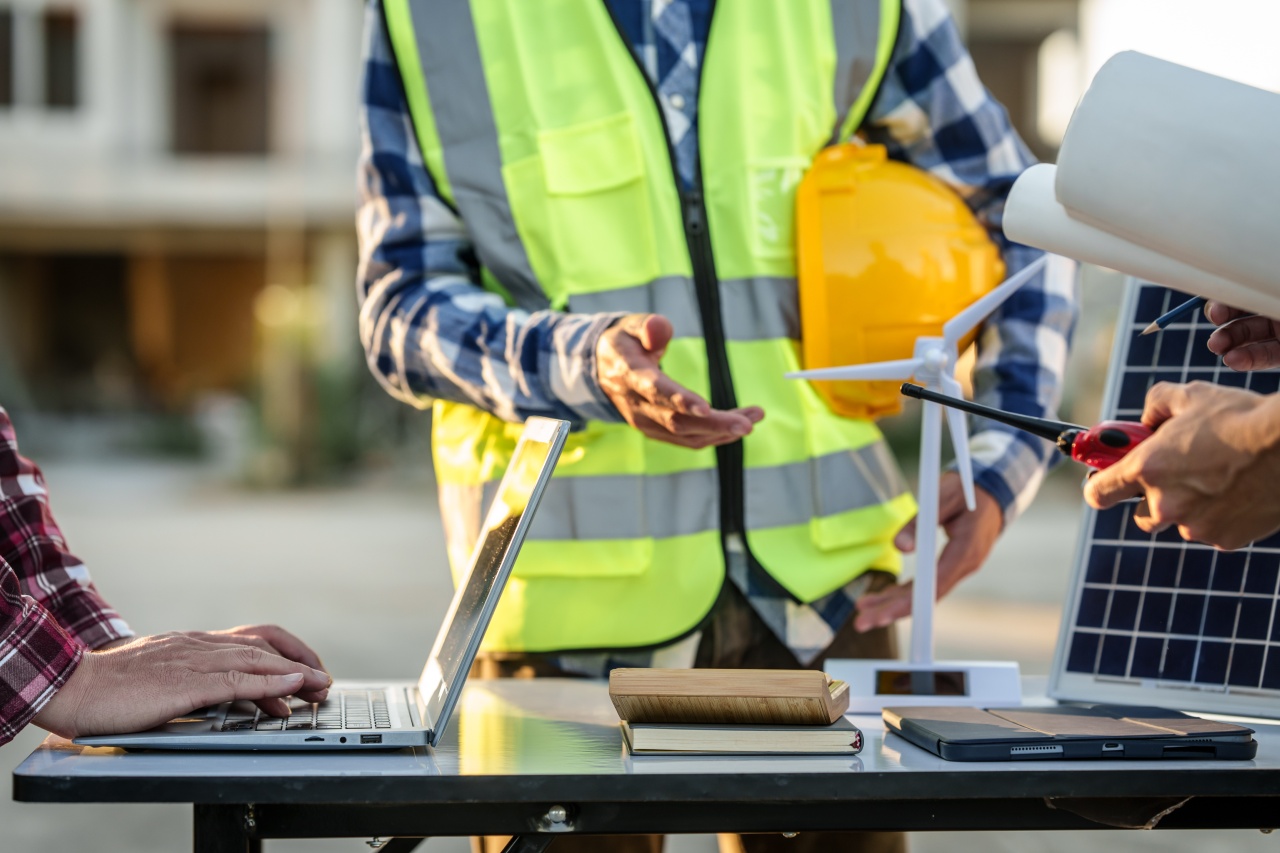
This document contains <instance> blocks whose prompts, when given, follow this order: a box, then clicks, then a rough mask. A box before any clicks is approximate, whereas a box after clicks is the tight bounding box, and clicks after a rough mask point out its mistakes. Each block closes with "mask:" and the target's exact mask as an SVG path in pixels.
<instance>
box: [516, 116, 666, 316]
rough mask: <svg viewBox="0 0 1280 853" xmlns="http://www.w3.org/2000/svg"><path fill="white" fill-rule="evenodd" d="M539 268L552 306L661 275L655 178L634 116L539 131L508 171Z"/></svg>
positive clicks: (525, 236) (532, 256)
mask: <svg viewBox="0 0 1280 853" xmlns="http://www.w3.org/2000/svg"><path fill="white" fill-rule="evenodd" d="M503 178H504V180H505V181H506V184H507V192H508V195H509V196H510V198H511V204H512V209H513V210H514V212H515V215H516V223H517V227H518V228H519V230H520V234H521V237H522V238H523V239H524V241H525V243H526V246H527V249H528V252H529V256H530V260H531V262H532V263H533V266H534V271H535V272H536V273H537V274H538V276H539V278H540V279H542V281H543V284H544V286H545V287H547V288H548V290H549V293H548V295H550V296H551V297H552V302H553V304H556V305H563V304H564V300H565V299H566V298H567V296H568V295H569V294H570V293H589V292H594V291H599V290H611V289H614V288H618V287H626V286H630V285H634V284H638V283H643V282H647V281H649V280H651V279H653V278H655V277H656V276H657V273H658V270H657V264H656V261H655V258H656V257H657V249H656V243H655V237H654V227H653V216H652V207H651V202H650V198H649V191H650V188H649V181H648V176H647V175H646V173H645V167H644V158H643V156H642V152H641V150H640V139H639V134H638V133H637V130H636V127H635V120H634V118H633V117H632V116H631V114H630V113H619V114H617V115H613V116H609V117H608V118H603V119H598V120H596V121H591V122H586V123H582V124H576V125H571V126H569V127H565V128H558V129H555V130H544V131H540V132H539V133H538V153H537V154H536V155H534V156H532V157H527V158H525V159H523V160H519V161H517V162H515V163H511V164H508V165H506V166H504V167H503Z"/></svg>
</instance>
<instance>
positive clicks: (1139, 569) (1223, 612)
mask: <svg viewBox="0 0 1280 853" xmlns="http://www.w3.org/2000/svg"><path fill="white" fill-rule="evenodd" d="M1137 286H1138V288H1139V289H1138V291H1137V292H1136V293H1135V294H1131V295H1130V297H1129V298H1128V300H1127V301H1126V307H1127V310H1128V314H1129V316H1127V317H1123V318H1122V322H1121V323H1120V324H1119V326H1118V331H1117V334H1118V335H1121V336H1124V340H1121V341H1118V343H1117V354H1118V359H1117V361H1116V362H1115V363H1113V365H1112V377H1111V382H1110V384H1109V391H1108V398H1107V400H1106V401H1105V405H1104V412H1103V415H1104V417H1108V418H1117V417H1118V418H1120V419H1125V420H1135V419H1137V418H1139V417H1140V416H1141V413H1142V408H1143V404H1144V402H1145V398H1146V394H1147V391H1148V389H1149V388H1150V387H1151V386H1152V385H1153V384H1155V383H1156V382H1165V381H1167V382H1188V381H1195V380H1200V381H1205V382H1214V383H1217V384H1220V385H1231V386H1234V387H1241V388H1248V389H1250V390H1253V391H1256V392H1258V393H1265V394H1273V393H1276V392H1277V390H1278V389H1280V371H1267V372H1263V373H1251V374H1241V373H1235V372H1233V371H1231V370H1229V369H1227V368H1225V367H1223V366H1222V364H1221V360H1220V359H1219V358H1218V357H1217V356H1215V355H1213V353H1211V352H1209V350H1208V349H1207V347H1206V345H1205V344H1206V341H1207V340H1208V338H1209V335H1210V334H1211V333H1212V331H1213V327H1212V326H1211V325H1210V324H1209V322H1208V321H1207V320H1206V319H1205V318H1204V315H1203V313H1201V312H1197V313H1196V314H1195V315H1194V316H1192V317H1189V318H1186V319H1185V320H1183V321H1180V322H1178V323H1175V324H1173V325H1171V326H1170V327H1169V328H1168V329H1166V330H1165V331H1163V332H1161V333H1159V334H1155V335H1148V336H1141V335H1139V332H1141V330H1142V329H1143V328H1144V327H1145V326H1146V325H1147V324H1149V323H1150V322H1151V321H1152V320H1154V319H1155V318H1156V317H1158V316H1160V315H1161V314H1164V313H1165V312H1167V311H1168V310H1170V309H1171V308H1173V307H1175V306H1177V305H1179V304H1181V303H1182V302H1183V301H1184V300H1185V299H1187V298H1189V297H1188V296H1187V295H1186V294H1182V293H1178V292H1175V291H1171V290H1168V289H1166V288H1162V287H1157V286H1155V285H1149V284H1142V285H1137ZM1133 508H1134V507H1133V505H1131V504H1127V505H1121V506H1119V507H1116V508H1114V509H1111V510H1108V511H1105V512H1092V511H1089V512H1087V513H1086V517H1085V524H1086V535H1085V540H1084V548H1083V550H1082V552H1081V554H1080V555H1079V558H1078V568H1077V571H1076V575H1075V580H1074V585H1075V592H1074V594H1073V597H1072V599H1071V604H1070V606H1069V609H1068V613H1067V621H1066V628H1065V629H1064V633H1063V645H1062V653H1061V654H1060V657H1059V661H1058V663H1057V668H1058V670H1059V673H1058V676H1057V677H1058V678H1059V684H1060V685H1061V684H1062V683H1066V680H1069V679H1074V681H1070V682H1069V683H1070V684H1071V685H1072V687H1071V688H1070V691H1064V690H1063V689H1062V688H1061V686H1059V687H1058V688H1056V694H1057V695H1064V696H1066V695H1067V693H1068V692H1070V693H1071V694H1072V695H1070V696H1068V698H1081V699H1089V698H1095V697H1094V696H1091V695H1085V694H1087V693H1089V689H1090V688H1089V685H1096V686H1098V688H1097V690H1095V693H1097V692H1098V691H1102V693H1105V695H1102V693H1099V694H1098V695H1097V696H1096V698H1099V699H1101V700H1114V699H1116V698H1117V694H1116V693H1115V692H1114V691H1116V690H1121V691H1123V690H1125V689H1128V690H1130V691H1131V698H1133V700H1134V701H1151V700H1152V698H1153V697H1152V696H1151V695H1150V692H1149V691H1150V690H1152V689H1165V688H1167V689H1171V690H1180V691H1181V693H1180V694H1179V700H1181V701H1177V702H1175V700H1173V699H1167V700H1166V702H1167V703H1168V704H1176V705H1178V706H1179V707H1184V708H1188V709H1196V708H1197V707H1201V708H1202V709H1204V710H1223V709H1224V708H1226V707H1236V706H1239V707H1240V708H1241V710H1253V711H1255V712H1257V711H1260V710H1262V709H1267V708H1269V709H1271V710H1270V711H1269V713H1270V714H1272V715H1277V714H1280V711H1277V710H1276V709H1277V708H1280V705H1278V704H1277V702H1276V700H1277V699H1280V614H1277V599H1278V598H1280V534H1278V535H1276V536H1274V537H1272V538H1270V539H1268V540H1265V541H1263V542H1259V543H1255V544H1254V545H1253V546H1251V547H1249V548H1247V549H1243V550H1241V551H1237V552H1219V551H1215V550H1214V549H1212V548H1210V547H1208V546H1205V545H1201V544H1197V543H1187V542H1184V541H1183V540H1182V538H1181V537H1180V536H1179V534H1178V532H1177V530H1176V529H1170V530H1165V531H1162V532H1161V533H1159V534H1156V535H1154V536H1153V535H1151V534H1148V533H1145V532H1143V531H1142V530H1141V529H1140V528H1139V527H1137V525H1136V524H1134V522H1133V518H1132V514H1133ZM1106 691H1112V692H1110V693H1106ZM1139 691H1147V693H1146V694H1145V695H1143V696H1141V697H1139V696H1138V695H1137V693H1138V692H1139ZM1210 695H1211V696H1213V697H1214V698H1212V699H1207V700H1201V699H1198V698H1197V697H1199V696H1210ZM1224 697H1226V698H1224ZM1232 697H1238V698H1232ZM1232 702H1235V703H1236V704H1235V705H1232V704H1231V703H1232ZM1251 702H1252V703H1253V704H1249V703H1251ZM1262 712H1264V713H1268V712H1267V711H1265V710H1262Z"/></svg>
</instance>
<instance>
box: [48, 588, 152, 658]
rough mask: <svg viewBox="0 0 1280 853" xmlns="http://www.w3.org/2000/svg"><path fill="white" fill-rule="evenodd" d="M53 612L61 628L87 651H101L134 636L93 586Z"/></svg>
mask: <svg viewBox="0 0 1280 853" xmlns="http://www.w3.org/2000/svg"><path fill="white" fill-rule="evenodd" d="M50 610H51V612H52V615H53V616H54V618H55V619H57V621H58V625H59V627H61V628H63V629H65V630H66V631H67V633H69V634H70V635H71V636H72V637H73V638H74V639H75V640H76V641H78V642H79V643H80V644H81V645H83V646H85V647H86V648H90V649H100V648H102V647H103V646H105V645H106V644H107V643H110V642H113V641H115V640H123V639H127V638H129V637H132V636H134V633H133V629H131V628H130V627H129V625H128V623H127V622H125V621H124V620H123V619H121V618H120V614H119V613H117V612H116V611H115V608H113V607H112V606H111V605H109V604H107V602H106V601H104V600H103V599H102V596H100V595H98V592H97V590H96V589H95V588H94V587H93V586H92V585H90V586H87V587H80V588H79V589H78V590H77V591H76V592H75V594H73V595H69V596H66V597H64V598H62V599H61V600H59V601H58V602H57V605H56V606H55V607H52V608H50Z"/></svg>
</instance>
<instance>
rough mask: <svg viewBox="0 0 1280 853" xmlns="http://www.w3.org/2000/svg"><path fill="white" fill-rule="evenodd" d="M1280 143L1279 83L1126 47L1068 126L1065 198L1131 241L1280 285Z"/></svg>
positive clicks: (1061, 183) (1215, 272)
mask: <svg viewBox="0 0 1280 853" xmlns="http://www.w3.org/2000/svg"><path fill="white" fill-rule="evenodd" d="M1277 144H1280V95H1277V94H1275V93H1272V92H1267V91H1264V90H1262V89H1256V88H1254V87H1252V86H1246V85H1244V84H1243V83H1237V82H1234V81H1232V80H1227V79H1224V78H1222V77H1215V76H1213V75H1211V74H1206V73H1204V72H1201V71H1195V70H1193V69H1190V68H1185V67H1183V66H1181V65H1176V64H1174V63H1171V62H1166V61H1164V60H1161V59H1155V58H1154V57H1150V56H1145V55H1143V54H1140V53H1134V52H1126V53H1120V54H1117V55H1116V56H1114V57H1112V58H1111V59H1110V60H1108V61H1107V63H1106V64H1105V65H1104V66H1103V67H1102V69H1101V70H1100V71H1099V72H1098V74H1097V76H1096V77H1095V78H1094V80H1093V83H1092V84H1091V85H1090V86H1089V90H1088V91H1087V92H1086V93H1085V95H1084V98H1083V99H1082V100H1081V101H1080V105H1079V106H1078V107H1077V108H1076V112H1075V115H1074V116H1073V117H1072V119H1071V124H1070V126H1069V127H1068V128H1067V133H1066V137H1065V138H1064V139H1063V142H1062V149H1061V151H1060V153H1059V155H1058V174H1057V183H1056V198H1057V200H1058V201H1059V202H1060V203H1061V204H1062V205H1063V206H1064V207H1065V208H1066V209H1067V211H1068V213H1069V214H1070V216H1071V217H1072V218H1074V219H1077V220H1079V221H1081V222H1083V223H1086V224H1088V225H1092V226H1095V227H1096V228H1098V229H1101V230H1102V231H1106V232H1109V233H1111V234H1114V235H1116V236H1118V237H1121V238H1123V239H1124V240H1126V241H1128V242H1129V243H1132V244H1136V245H1138V246H1143V247H1146V248H1148V249H1151V250H1153V251H1155V252H1158V253H1160V254H1163V255H1167V256H1169V257H1170V258H1173V259H1174V260H1176V261H1181V262H1182V263H1183V264H1186V265H1189V266H1192V267H1195V268H1197V269H1199V270H1202V271H1203V272H1205V273H1207V274H1211V275H1212V276H1217V277H1218V279H1216V280H1219V281H1221V280H1229V281H1232V282H1238V283H1239V284H1242V285H1245V286H1246V287H1248V288H1250V289H1253V290H1258V291H1260V292H1262V293H1265V294H1269V295H1280V158H1278V157H1277ZM1112 265H1113V266H1114V264H1112ZM1162 283H1163V282H1162ZM1168 283H1173V282H1172V281H1170V282H1168ZM1197 292H1200V291H1197ZM1204 295H1207V296H1217V295H1218V294H1216V293H1213V292H1210V291H1205V292H1204Z"/></svg>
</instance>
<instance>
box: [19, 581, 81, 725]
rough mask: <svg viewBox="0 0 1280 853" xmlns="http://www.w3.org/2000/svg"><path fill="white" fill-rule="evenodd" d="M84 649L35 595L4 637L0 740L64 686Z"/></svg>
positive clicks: (30, 718)
mask: <svg viewBox="0 0 1280 853" xmlns="http://www.w3.org/2000/svg"><path fill="white" fill-rule="evenodd" d="M84 655H85V648H84V646H82V645H81V644H80V643H79V642H77V641H76V640H75V639H74V638H73V637H72V636H71V635H70V634H68V633H67V632H66V631H64V630H62V628H61V627H60V626H59V625H58V623H57V622H56V621H55V620H54V618H53V616H52V614H50V613H49V611H47V610H45V609H44V608H43V607H41V606H40V605H39V604H38V603H36V602H35V601H34V600H33V599H31V598H28V597H24V607H23V611H22V614H21V615H20V617H19V619H18V621H17V624H16V625H15V626H14V627H13V629H12V630H11V631H10V632H9V634H8V636H6V637H0V660H3V661H4V662H3V663H0V745H3V744H6V743H8V742H9V741H11V740H13V738H14V737H15V736H16V735H17V734H18V732H20V731H22V729H23V728H25V727H26V726H27V724H28V723H30V722H31V721H32V719H34V718H35V716H36V714H38V713H40V711H41V709H43V708H44V706H45V705H47V704H48V702H49V700H50V699H52V698H53V696H54V694H55V693H57V692H58V691H59V690H61V689H62V687H63V685H65V684H66V683H67V679H69V678H70V677H71V674H72V673H73V672H75V670H76V667H77V666H79V665H80V661H81V660H82V659H83V658H84Z"/></svg>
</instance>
